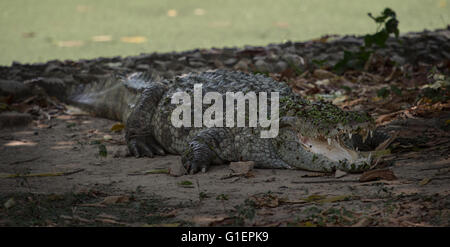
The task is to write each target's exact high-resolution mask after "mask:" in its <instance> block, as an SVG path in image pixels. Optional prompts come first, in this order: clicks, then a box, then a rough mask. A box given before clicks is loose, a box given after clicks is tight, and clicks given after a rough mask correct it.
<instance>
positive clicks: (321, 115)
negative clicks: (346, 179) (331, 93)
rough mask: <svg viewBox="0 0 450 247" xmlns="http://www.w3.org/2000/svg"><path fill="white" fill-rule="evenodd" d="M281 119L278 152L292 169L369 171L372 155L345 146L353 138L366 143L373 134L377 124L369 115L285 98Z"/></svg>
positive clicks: (298, 99) (281, 107) (282, 101)
mask: <svg viewBox="0 0 450 247" xmlns="http://www.w3.org/2000/svg"><path fill="white" fill-rule="evenodd" d="M280 115H281V118H280V135H279V137H278V138H277V142H278V143H277V146H278V152H279V153H280V154H281V157H283V160H284V161H285V162H286V163H288V164H289V165H291V166H294V167H305V166H306V167H308V170H315V171H331V170H335V169H341V170H346V171H350V172H358V171H362V170H366V169H368V168H369V167H370V165H371V162H372V160H371V157H370V155H368V156H367V155H365V154H364V155H363V154H362V153H361V152H359V151H358V150H357V149H353V148H352V147H350V145H346V143H349V142H351V139H352V136H353V135H361V136H362V138H363V139H364V140H365V139H366V138H367V137H368V136H369V135H371V134H372V133H373V132H372V131H373V129H374V127H375V124H374V120H373V119H372V118H371V117H370V115H369V114H367V113H364V112H354V111H344V110H342V109H340V108H339V107H337V106H335V105H333V104H331V103H328V102H323V101H320V102H314V103H313V102H309V101H306V100H303V99H300V98H295V99H289V98H282V99H280ZM280 141H281V142H283V145H280V143H279V142H280Z"/></svg>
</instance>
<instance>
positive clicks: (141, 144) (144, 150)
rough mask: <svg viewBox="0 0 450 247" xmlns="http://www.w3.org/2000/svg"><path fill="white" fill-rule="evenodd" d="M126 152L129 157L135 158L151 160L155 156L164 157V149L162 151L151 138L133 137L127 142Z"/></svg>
mask: <svg viewBox="0 0 450 247" xmlns="http://www.w3.org/2000/svg"><path fill="white" fill-rule="evenodd" d="M128 150H130V153H131V155H134V156H135V157H136V158H139V157H144V156H145V157H150V158H153V157H154V156H155V154H157V155H165V152H164V149H162V148H161V147H160V146H159V145H158V144H157V143H156V141H155V140H153V138H149V137H135V138H130V139H129V140H128Z"/></svg>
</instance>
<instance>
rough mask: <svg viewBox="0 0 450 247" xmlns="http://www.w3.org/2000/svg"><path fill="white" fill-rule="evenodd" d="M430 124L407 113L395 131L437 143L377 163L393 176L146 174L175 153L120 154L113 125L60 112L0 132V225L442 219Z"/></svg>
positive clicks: (439, 150) (448, 211)
mask: <svg viewBox="0 0 450 247" xmlns="http://www.w3.org/2000/svg"><path fill="white" fill-rule="evenodd" d="M442 114H443V115H441V118H443V119H448V117H449V116H450V115H449V113H442ZM438 120H439V119H438ZM430 123H433V120H432V119H430V120H427V121H423V120H420V119H412V120H409V122H408V123H407V124H408V126H409V127H408V128H404V129H403V131H410V132H411V133H415V134H416V136H435V138H434V140H435V141H436V140H440V141H438V142H436V143H437V145H432V146H429V145H428V146H427V145H425V146H423V147H422V148H420V149H417V150H415V151H409V152H408V151H405V152H397V153H394V154H391V155H388V156H386V157H385V158H384V161H383V162H381V163H380V164H379V168H383V169H389V170H391V171H392V172H393V173H394V175H395V177H396V179H394V180H386V179H381V180H376V181H369V182H360V181H359V178H360V176H361V174H347V175H345V176H343V177H340V178H336V177H335V174H320V173H313V172H307V171H300V170H270V169H267V170H266V169H254V170H252V171H250V172H249V173H246V174H244V175H241V176H228V175H230V174H231V170H230V169H229V167H228V166H226V165H222V166H216V167H212V168H211V169H210V171H208V172H207V173H201V174H196V175H185V176H181V177H173V176H170V175H168V174H165V173H162V174H153V173H151V172H149V171H157V170H158V169H167V168H168V167H169V166H170V165H171V164H174V163H177V162H180V158H179V157H178V156H172V155H171V156H165V157H156V158H139V159H137V158H134V157H126V156H125V153H126V152H125V151H126V145H125V142H124V137H123V133H113V132H111V131H110V129H111V127H112V126H113V125H114V124H115V122H113V121H110V120H106V119H100V118H94V117H91V116H85V115H78V116H76V115H66V114H62V115H58V116H56V118H53V119H51V120H46V121H43V120H41V121H34V122H33V123H32V124H31V125H29V126H27V127H23V128H16V129H2V130H0V157H1V160H0V163H1V165H0V173H1V175H2V177H1V178H0V203H1V209H0V225H127V226H135V225H138V226H142V225H167V226H178V225H206V226H216V225H266V226H285V225H289V226H291V225H292V226H323V225H326V226H330V225H338V226H342V225H346V226H380V225H388V226H430V225H433V226H444V225H445V226H448V225H450V224H449V223H450V217H449V216H450V197H449V193H450V175H449V171H450V158H449V150H450V135H449V134H448V132H445V131H442V130H441V129H439V128H435V127H433V125H432V124H430ZM417 129H420V130H423V132H417ZM404 136H408V135H406V134H405V135H404ZM410 138H415V137H414V136H410ZM416 139H417V138H416ZM410 140H413V139H410ZM100 143H102V144H104V145H105V147H106V149H107V156H106V157H102V156H101V155H99V147H100V145H101V144H100ZM400 146H401V145H400ZM419 146H420V145H419ZM59 172H63V174H59ZM14 174H16V175H20V176H19V177H14V178H7V177H6V176H8V175H14ZM26 174H28V176H29V177H24V175H26ZM30 175H31V176H30ZM39 175H40V176H39ZM58 175H59V176H58ZM186 181H189V182H191V184H190V183H189V182H186ZM183 184H184V185H183ZM80 195H85V196H86V197H80ZM55 196H57V197H56V199H55ZM68 197H70V198H73V197H74V198H75V199H73V200H66V199H67V198H68ZM149 201H151V203H150V202H149ZM149 203H150V204H149ZM137 205H138V206H137ZM139 205H140V206H139ZM142 205H146V206H145V207H144V206H142ZM36 208H37V209H36ZM30 210H31V211H30ZM36 210H37V211H36ZM127 210H128V211H127ZM130 210H131V211H130ZM30 212H31V213H30Z"/></svg>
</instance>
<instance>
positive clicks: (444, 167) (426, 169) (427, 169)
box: [420, 165, 450, 171]
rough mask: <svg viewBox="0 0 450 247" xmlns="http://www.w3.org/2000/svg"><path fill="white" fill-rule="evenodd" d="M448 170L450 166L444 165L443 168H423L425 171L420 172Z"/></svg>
mask: <svg viewBox="0 0 450 247" xmlns="http://www.w3.org/2000/svg"><path fill="white" fill-rule="evenodd" d="M446 168H450V166H449V165H443V166H438V167H430V168H423V169H420V171H429V170H440V169H446Z"/></svg>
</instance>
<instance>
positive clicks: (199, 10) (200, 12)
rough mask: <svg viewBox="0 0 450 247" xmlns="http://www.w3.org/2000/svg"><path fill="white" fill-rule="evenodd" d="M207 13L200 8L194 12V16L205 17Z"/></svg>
mask: <svg viewBox="0 0 450 247" xmlns="http://www.w3.org/2000/svg"><path fill="white" fill-rule="evenodd" d="M205 13H206V11H205V10H204V9H200V8H198V9H195V10H194V15H199V16H200V15H204V14H205Z"/></svg>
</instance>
